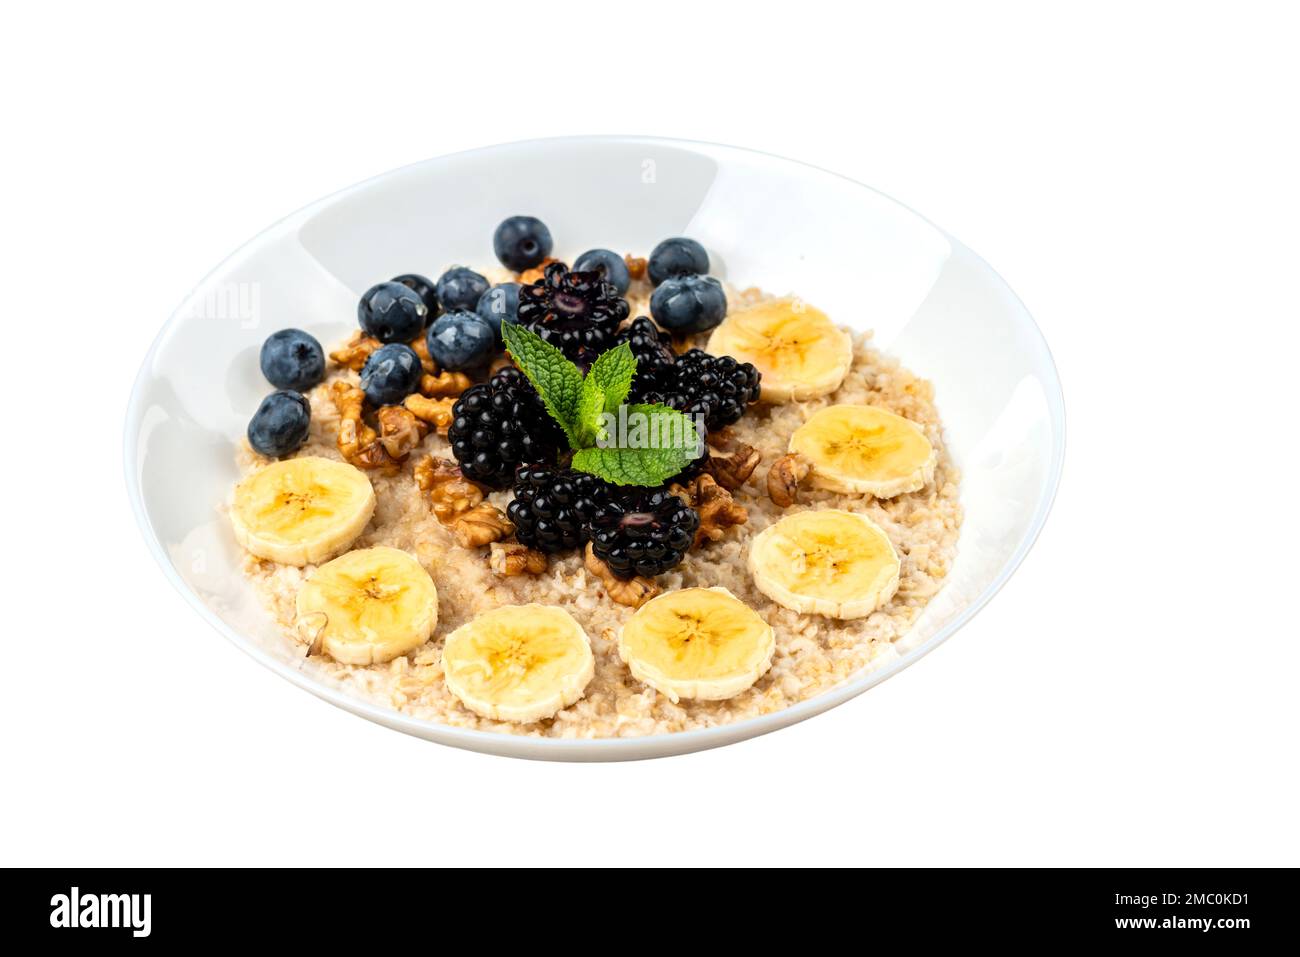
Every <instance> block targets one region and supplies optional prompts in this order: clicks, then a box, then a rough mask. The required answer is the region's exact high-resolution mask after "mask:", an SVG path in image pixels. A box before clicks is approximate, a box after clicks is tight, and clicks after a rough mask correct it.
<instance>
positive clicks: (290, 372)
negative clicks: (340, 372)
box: [262, 329, 325, 392]
mask: <svg viewBox="0 0 1300 957" xmlns="http://www.w3.org/2000/svg"><path fill="white" fill-rule="evenodd" d="M262 375H264V376H266V381H267V382H269V383H271V385H273V386H275V387H276V388H277V389H293V390H294V391H295V392H306V391H307V390H308V389H310V388H311V387H312V386H314V385H316V384H317V383H319V382H320V381H321V379H323V378H325V350H324V349H322V348H321V347H320V343H319V342H317V341H316V337H315V336H311V335H308V334H307V333H305V332H303V331H302V330H301V329H281V330H280V331H279V332H273V333H271V335H270V336H268V337H267V339H266V341H265V342H264V343H262Z"/></svg>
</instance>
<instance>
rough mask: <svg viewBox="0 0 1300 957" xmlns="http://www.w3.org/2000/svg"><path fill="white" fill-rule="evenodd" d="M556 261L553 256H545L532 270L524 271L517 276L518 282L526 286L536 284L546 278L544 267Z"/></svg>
mask: <svg viewBox="0 0 1300 957" xmlns="http://www.w3.org/2000/svg"><path fill="white" fill-rule="evenodd" d="M556 261H557V260H556V259H555V258H554V257H553V256H547V257H546V258H545V259H543V260H542V261H541V262H540V263H538V264H537V265H536V266H534V267H533V268H532V269H525V270H524V271H523V272H521V273H520V274H519V282H520V283H522V284H523V285H525V286H527V285H529V284H530V283H534V282H537V280H539V279H543V278H545V276H546V267H547V266H549V265H550V264H551V263H553V262H556Z"/></svg>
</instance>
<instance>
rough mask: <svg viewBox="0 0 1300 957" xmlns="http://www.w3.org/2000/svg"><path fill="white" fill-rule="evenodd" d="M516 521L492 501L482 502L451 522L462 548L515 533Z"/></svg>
mask: <svg viewBox="0 0 1300 957" xmlns="http://www.w3.org/2000/svg"><path fill="white" fill-rule="evenodd" d="M514 530H515V523H514V522H512V521H510V519H508V518H506V513H505V512H503V511H501V509H499V508H497V507H496V506H495V505H493V504H491V503H490V502H481V503H480V504H478V505H475V506H474V507H473V508H471V509H470V510H469V511H467V512H465V513H464V514H463V515H461V516H459V517H458V518H456V519H455V520H453V521H452V522H451V531H452V534H453V535H455V536H456V541H458V542H460V544H461V547H462V548H478V547H479V546H480V545H488V544H490V543H492V542H499V541H501V539H503V538H505V537H506V536H507V535H511V534H513V533H514Z"/></svg>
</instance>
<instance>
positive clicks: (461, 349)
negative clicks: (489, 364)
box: [425, 309, 497, 372]
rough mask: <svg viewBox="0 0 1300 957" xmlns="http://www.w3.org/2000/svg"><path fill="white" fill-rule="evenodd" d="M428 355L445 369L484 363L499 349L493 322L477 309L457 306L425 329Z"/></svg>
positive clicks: (469, 366)
mask: <svg viewBox="0 0 1300 957" xmlns="http://www.w3.org/2000/svg"><path fill="white" fill-rule="evenodd" d="M425 342H426V344H427V345H428V346H429V355H431V356H433V358H434V361H436V362H437V363H438V365H440V366H442V367H443V368H444V369H449V370H451V371H452V372H459V371H461V370H464V369H472V368H474V367H475V366H478V365H482V364H483V363H484V362H486V361H487V360H488V358H489V357H490V356H491V355H492V353H494V352H495V351H496V345H497V340H496V334H495V332H494V331H493V329H492V325H491V323H489V322H488V321H487V320H486V319H484V318H483V317H482V316H480V315H479V314H478V313H476V312H469V311H467V310H464V309H458V310H456V311H455V312H448V313H444V314H443V315H441V316H439V317H438V318H437V319H435V320H434V321H433V325H431V326H430V327H429V331H428V333H426V339H425Z"/></svg>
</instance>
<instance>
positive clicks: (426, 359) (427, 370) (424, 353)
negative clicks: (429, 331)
mask: <svg viewBox="0 0 1300 957" xmlns="http://www.w3.org/2000/svg"><path fill="white" fill-rule="evenodd" d="M407 344H408V345H409V346H410V347H411V348H412V349H414V350H415V354H416V355H417V356H419V357H420V368H422V369H423V370H424V374H425V375H437V374H438V363H436V362H434V361H433V356H431V355H429V340H428V339H426V338H425V337H424V335H423V334H421V335H418V336H416V337H415V338H414V339H412V340H411V341H410V342H409V343H407Z"/></svg>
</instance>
